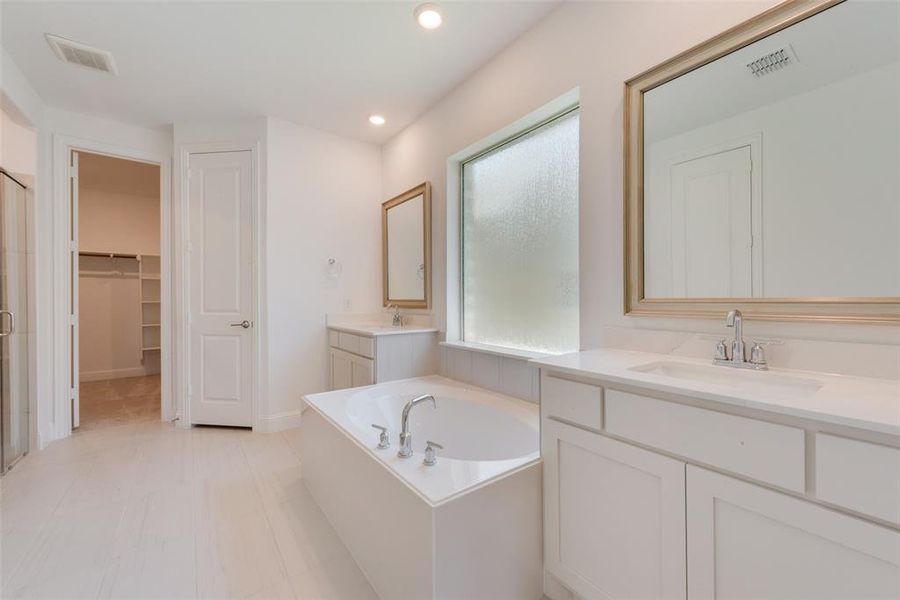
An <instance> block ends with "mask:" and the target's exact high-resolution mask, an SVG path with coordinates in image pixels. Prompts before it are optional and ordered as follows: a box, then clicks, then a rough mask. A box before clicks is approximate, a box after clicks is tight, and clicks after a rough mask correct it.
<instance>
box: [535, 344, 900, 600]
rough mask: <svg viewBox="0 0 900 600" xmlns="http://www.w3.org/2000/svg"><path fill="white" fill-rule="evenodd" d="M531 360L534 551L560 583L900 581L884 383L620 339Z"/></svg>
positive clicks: (846, 587)
mask: <svg viewBox="0 0 900 600" xmlns="http://www.w3.org/2000/svg"><path fill="white" fill-rule="evenodd" d="M536 362H537V364H538V366H540V368H541V451H542V455H543V458H544V558H545V567H546V569H547V571H548V573H549V574H550V575H552V576H553V577H555V578H556V579H557V580H558V581H559V582H561V583H563V584H564V585H565V586H566V587H568V588H569V589H571V590H572V591H573V592H574V593H575V594H577V595H579V596H580V597H584V598H604V599H607V598H685V597H687V598H713V597H719V598H723V597H727V598H734V597H741V598H896V597H898V594H900V382H897V381H889V380H876V379H864V378H856V377H848V376H835V375H825V374H819V373H809V372H791V371H769V372H756V371H744V370H738V369H729V368H725V367H720V366H714V365H712V364H711V362H708V361H703V360H695V359H685V358H677V357H673V356H670V355H657V354H651V353H643V352H631V351H623V350H595V351H589V352H581V353H575V354H569V355H563V356H558V357H554V358H548V359H541V360H538V361H536ZM554 600H558V599H557V598H554Z"/></svg>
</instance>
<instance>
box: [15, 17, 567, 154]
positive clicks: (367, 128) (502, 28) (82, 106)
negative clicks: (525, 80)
mask: <svg viewBox="0 0 900 600" xmlns="http://www.w3.org/2000/svg"><path fill="white" fill-rule="evenodd" d="M416 4H417V3H415V2H377V1H368V2H299V1H295V2H268V1H266V2H224V1H222V2H159V1H157V2H131V1H128V2H125V1H123V2H82V1H67V2H42V1H27V2H26V1H16V0H4V1H3V2H2V3H0V7H2V8H0V11H2V13H0V14H2V31H0V34H2V38H0V41H2V44H3V46H4V48H6V50H7V52H8V53H9V54H10V55H11V57H12V59H13V60H14V61H15V62H16V64H17V65H18V66H19V68H20V69H22V71H23V72H24V73H25V75H26V76H27V77H28V78H29V80H30V81H31V82H32V84H33V85H34V86H35V88H36V90H37V92H38V93H39V94H40V95H41V97H42V98H43V99H44V101H45V102H47V103H48V104H50V105H52V106H56V107H59V108H65V109H69V110H74V111H79V112H84V113H89V114H96V115H101V116H106V117H109V118H113V119H117V120H121V121H126V122H129V123H135V124H140V125H144V126H149V127H161V126H165V125H167V124H169V123H173V122H175V121H180V120H193V119H237V118H246V117H256V116H263V115H266V116H272V117H280V118H283V119H287V120H291V121H295V122H297V123H302V124H306V125H311V126H314V127H318V128H321V129H324V130H326V131H331V132H334V133H337V134H340V135H344V136H348V137H352V138H356V139H361V140H365V141H370V142H378V143H380V142H383V141H385V140H387V139H388V138H390V137H391V136H392V135H394V134H395V133H397V132H398V131H399V130H401V129H402V128H403V127H404V126H406V125H408V124H409V123H410V122H411V121H413V120H414V119H415V118H416V117H417V116H419V115H420V114H421V113H422V112H423V111H424V110H425V109H427V108H428V107H429V106H430V105H432V104H433V103H434V102H435V101H437V100H438V99H439V98H441V97H442V96H443V95H444V94H446V93H447V92H448V91H450V90H451V89H452V88H453V87H455V86H456V85H458V84H459V83H460V82H462V81H463V80H464V79H465V78H466V77H467V76H468V75H470V74H471V73H472V72H474V71H475V70H477V69H478V67H480V66H481V65H483V64H484V63H485V62H487V60H488V59H490V57H492V56H493V55H494V54H496V53H497V52H498V51H499V50H501V49H502V48H504V47H505V46H507V45H508V44H509V43H511V42H512V41H513V40H514V39H515V38H517V37H518V36H520V35H521V34H522V33H524V32H525V31H527V30H528V29H529V28H530V27H531V26H533V25H534V24H535V23H537V22H538V21H539V20H540V19H542V18H543V17H544V16H546V15H547V14H548V13H549V12H550V11H551V10H552V9H553V7H554V6H555V5H556V0H553V1H546V2H543V1H537V2H523V1H518V2H494V1H482V2H453V1H445V2H441V3H440V5H441V8H442V10H443V13H444V25H443V26H442V27H441V28H440V29H437V30H434V31H426V30H423V29H421V28H420V27H419V26H418V25H417V24H416V23H415V21H414V19H413V10H414V8H415V6H416ZM44 33H54V34H57V35H61V36H63V37H66V38H70V39H73V40H76V41H79V42H83V43H85V44H89V45H92V46H96V47H98V48H100V49H104V50H109V51H111V52H112V53H113V56H114V57H115V60H116V63H117V65H118V69H119V76H118V77H116V76H111V75H107V74H104V73H99V72H97V73H95V72H92V71H89V70H86V69H82V68H78V67H73V66H69V65H67V64H65V63H63V62H61V61H59V60H58V59H57V58H56V57H55V55H54V54H53V52H52V51H51V50H50V47H49V46H48V45H47V43H46V41H45V40H44ZM375 112H378V113H381V114H383V115H384V116H385V117H386V118H387V121H388V122H387V124H386V125H385V126H383V127H381V128H375V127H373V126H372V125H370V124H369V123H368V121H367V118H368V116H369V115H370V114H371V113H375Z"/></svg>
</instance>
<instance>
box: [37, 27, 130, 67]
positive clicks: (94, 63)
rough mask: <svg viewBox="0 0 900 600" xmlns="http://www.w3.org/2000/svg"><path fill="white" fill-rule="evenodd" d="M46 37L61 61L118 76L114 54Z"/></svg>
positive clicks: (61, 39) (50, 35)
mask: <svg viewBox="0 0 900 600" xmlns="http://www.w3.org/2000/svg"><path fill="white" fill-rule="evenodd" d="M44 36H45V37H46V38H47V43H48V44H50V47H51V48H53V52H54V53H55V54H56V56H57V58H59V60H61V61H63V62H67V63H69V64H70V65H78V66H79V67H87V68H88V69H94V70H95V71H103V72H104V73H112V74H113V75H117V74H118V70H117V69H116V61H115V60H113V56H112V54H110V53H109V52H107V51H106V50H99V49H97V48H92V47H90V46H88V45H86V44H81V43H79V42H74V41H72V40H67V39H66V38H64V37H59V36H58V35H53V34H52V33H46V34H44Z"/></svg>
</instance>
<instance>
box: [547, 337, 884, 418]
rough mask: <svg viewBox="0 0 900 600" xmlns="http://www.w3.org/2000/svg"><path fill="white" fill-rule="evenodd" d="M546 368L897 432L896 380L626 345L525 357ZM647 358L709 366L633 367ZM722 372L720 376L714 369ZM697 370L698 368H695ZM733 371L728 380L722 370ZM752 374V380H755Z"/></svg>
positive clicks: (716, 400) (722, 401) (739, 404)
mask: <svg viewBox="0 0 900 600" xmlns="http://www.w3.org/2000/svg"><path fill="white" fill-rule="evenodd" d="M531 362H532V363H533V364H535V365H537V366H539V367H541V368H545V369H548V370H552V371H557V372H562V373H568V374H572V375H580V376H584V377H594V378H598V379H602V380H604V381H608V382H611V383H619V384H625V385H634V386H639V387H642V388H646V389H649V390H654V391H657V392H666V393H672V394H680V395H685V396H690V397H693V398H698V399H703V400H708V401H713V402H720V403H722V404H729V405H733V406H743V407H747V408H755V409H759V410H765V411H769V412H772V413H778V414H783V415H791V416H794V417H802V418H806V419H814V420H817V421H822V422H826V423H833V424H837V425H845V426H849V427H857V428H861V429H865V430H868V431H873V432H879V433H887V434H890V435H897V436H900V381H894V380H887V379H867V378H863V377H851V376H847V375H831V374H826V373H818V372H812V371H792V370H786V369H774V368H772V369H770V370H769V371H764V372H757V371H748V370H744V369H732V368H729V367H713V366H712V361H705V360H698V359H692V358H683V357H679V356H672V355H669V354H654V353H649V352H635V351H630V350H613V349H603V350H589V351H585V352H576V353H572V354H563V355H559V356H552V357H546V358H538V359H535V360H533V361H531ZM653 363H666V364H672V363H678V364H680V365H685V366H686V367H687V368H688V369H691V368H694V367H703V371H706V369H705V367H709V368H711V369H715V370H716V371H715V373H714V377H711V378H709V379H708V380H702V377H700V378H698V379H684V378H681V377H673V376H669V375H666V374H663V373H660V372H646V371H640V370H634V369H635V368H638V369H640V368H642V367H645V366H647V365H652V364H653ZM718 370H721V373H722V375H721V376H720V374H719V371H718ZM700 371H701V370H700V369H698V372H700ZM729 373H733V374H734V381H731V380H729V378H728V377H727V375H728V374H729ZM756 378H758V379H756ZM788 378H790V380H792V381H799V382H803V383H813V382H815V383H818V384H821V387H819V389H817V390H814V391H811V390H809V389H805V390H804V389H788V387H786V388H785V389H777V385H776V387H775V389H765V391H764V392H761V391H760V389H754V385H755V383H756V382H758V383H759V384H761V385H763V386H764V385H765V384H766V383H767V382H775V383H777V381H778V380H779V379H783V380H788Z"/></svg>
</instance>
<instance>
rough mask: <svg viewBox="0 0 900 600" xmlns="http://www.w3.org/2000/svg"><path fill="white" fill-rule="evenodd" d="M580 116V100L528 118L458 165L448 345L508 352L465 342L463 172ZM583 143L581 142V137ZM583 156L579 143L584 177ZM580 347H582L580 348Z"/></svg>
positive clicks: (534, 353) (528, 352)
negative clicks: (454, 309) (453, 310)
mask: <svg viewBox="0 0 900 600" xmlns="http://www.w3.org/2000/svg"><path fill="white" fill-rule="evenodd" d="M568 96H569V95H568V94H567V95H566V96H563V98H566V97H568ZM557 102H558V101H557ZM554 105H555V103H551V104H549V105H548V106H547V107H544V109H543V110H540V111H536V112H537V114H540V113H542V112H545V111H546V109H547V108H549V107H554V108H556V107H555V106H554ZM580 112H581V104H580V102H579V101H578V100H577V99H576V100H575V101H574V102H571V101H570V102H569V103H568V104H567V105H566V106H565V108H563V109H561V110H560V109H559V108H556V110H554V111H553V112H552V113H550V114H549V116H548V115H546V114H544V115H542V116H540V118H539V119H538V120H534V119H529V118H528V117H526V120H528V121H529V122H530V123H529V124H527V125H523V126H522V127H519V128H515V125H514V126H512V127H513V128H515V129H514V130H513V132H512V133H509V130H510V128H506V129H504V130H502V131H501V132H500V133H501V134H502V133H505V134H506V135H505V136H504V137H501V138H500V139H499V140H498V141H491V142H490V143H488V144H487V145H482V147H481V148H480V149H479V150H477V151H476V152H474V153H471V154H467V155H464V157H463V158H461V159H459V160H458V161H456V169H457V172H456V184H457V187H458V190H457V195H458V197H457V215H456V219H457V224H458V226H457V227H456V233H457V240H456V243H457V248H458V251H457V273H458V282H457V290H456V292H457V296H458V297H457V302H458V314H457V315H456V318H457V319H458V320H457V332H456V335H455V336H454V337H455V339H454V340H451V338H450V335H449V331H450V327H448V328H447V329H448V336H447V341H448V342H451V343H452V342H458V343H460V344H462V345H466V346H469V345H472V346H484V347H487V348H504V349H507V348H506V347H505V346H491V345H488V344H484V343H482V342H474V341H469V340H466V338H465V323H466V320H465V319H466V315H465V239H464V237H465V236H464V230H465V227H464V226H463V224H464V222H465V221H464V218H465V217H464V215H465V182H464V176H463V171H464V169H465V166H466V164H468V163H471V162H472V161H475V160H478V159H479V158H481V157H483V156H485V155H487V154H490V153H491V152H494V151H495V150H499V149H501V148H503V147H505V146H509V145H510V144H513V143H515V142H516V141H518V140H520V139H522V138H524V137H526V136H528V135H530V134H532V133H534V132H535V131H537V130H539V129H541V128H542V127H544V126H546V125H550V124H551V123H554V122H555V121H558V120H560V119H564V118H566V117H568V116H569V115H571V114H573V113H580ZM579 129H580V114H579ZM579 140H580V136H579ZM580 154H581V148H580V143H579V161H578V162H579V173H580V167H581V164H580V163H581V160H580V158H581V157H580ZM579 179H580V174H579ZM448 197H450V194H449V193H448ZM579 203H580V198H579ZM448 208H449V207H448ZM579 214H580V205H579ZM449 225H450V220H449V219H448V227H449ZM449 254H450V253H449V248H448V256H449ZM448 278H449V272H448ZM448 290H449V286H448ZM579 304H580V303H579ZM579 321H580V306H579ZM579 337H580V336H579ZM579 347H580V344H579ZM507 350H509V352H511V353H514V354H522V355H532V356H544V355H546V354H545V353H543V352H539V351H533V350H522V349H518V348H508V349H507Z"/></svg>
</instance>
